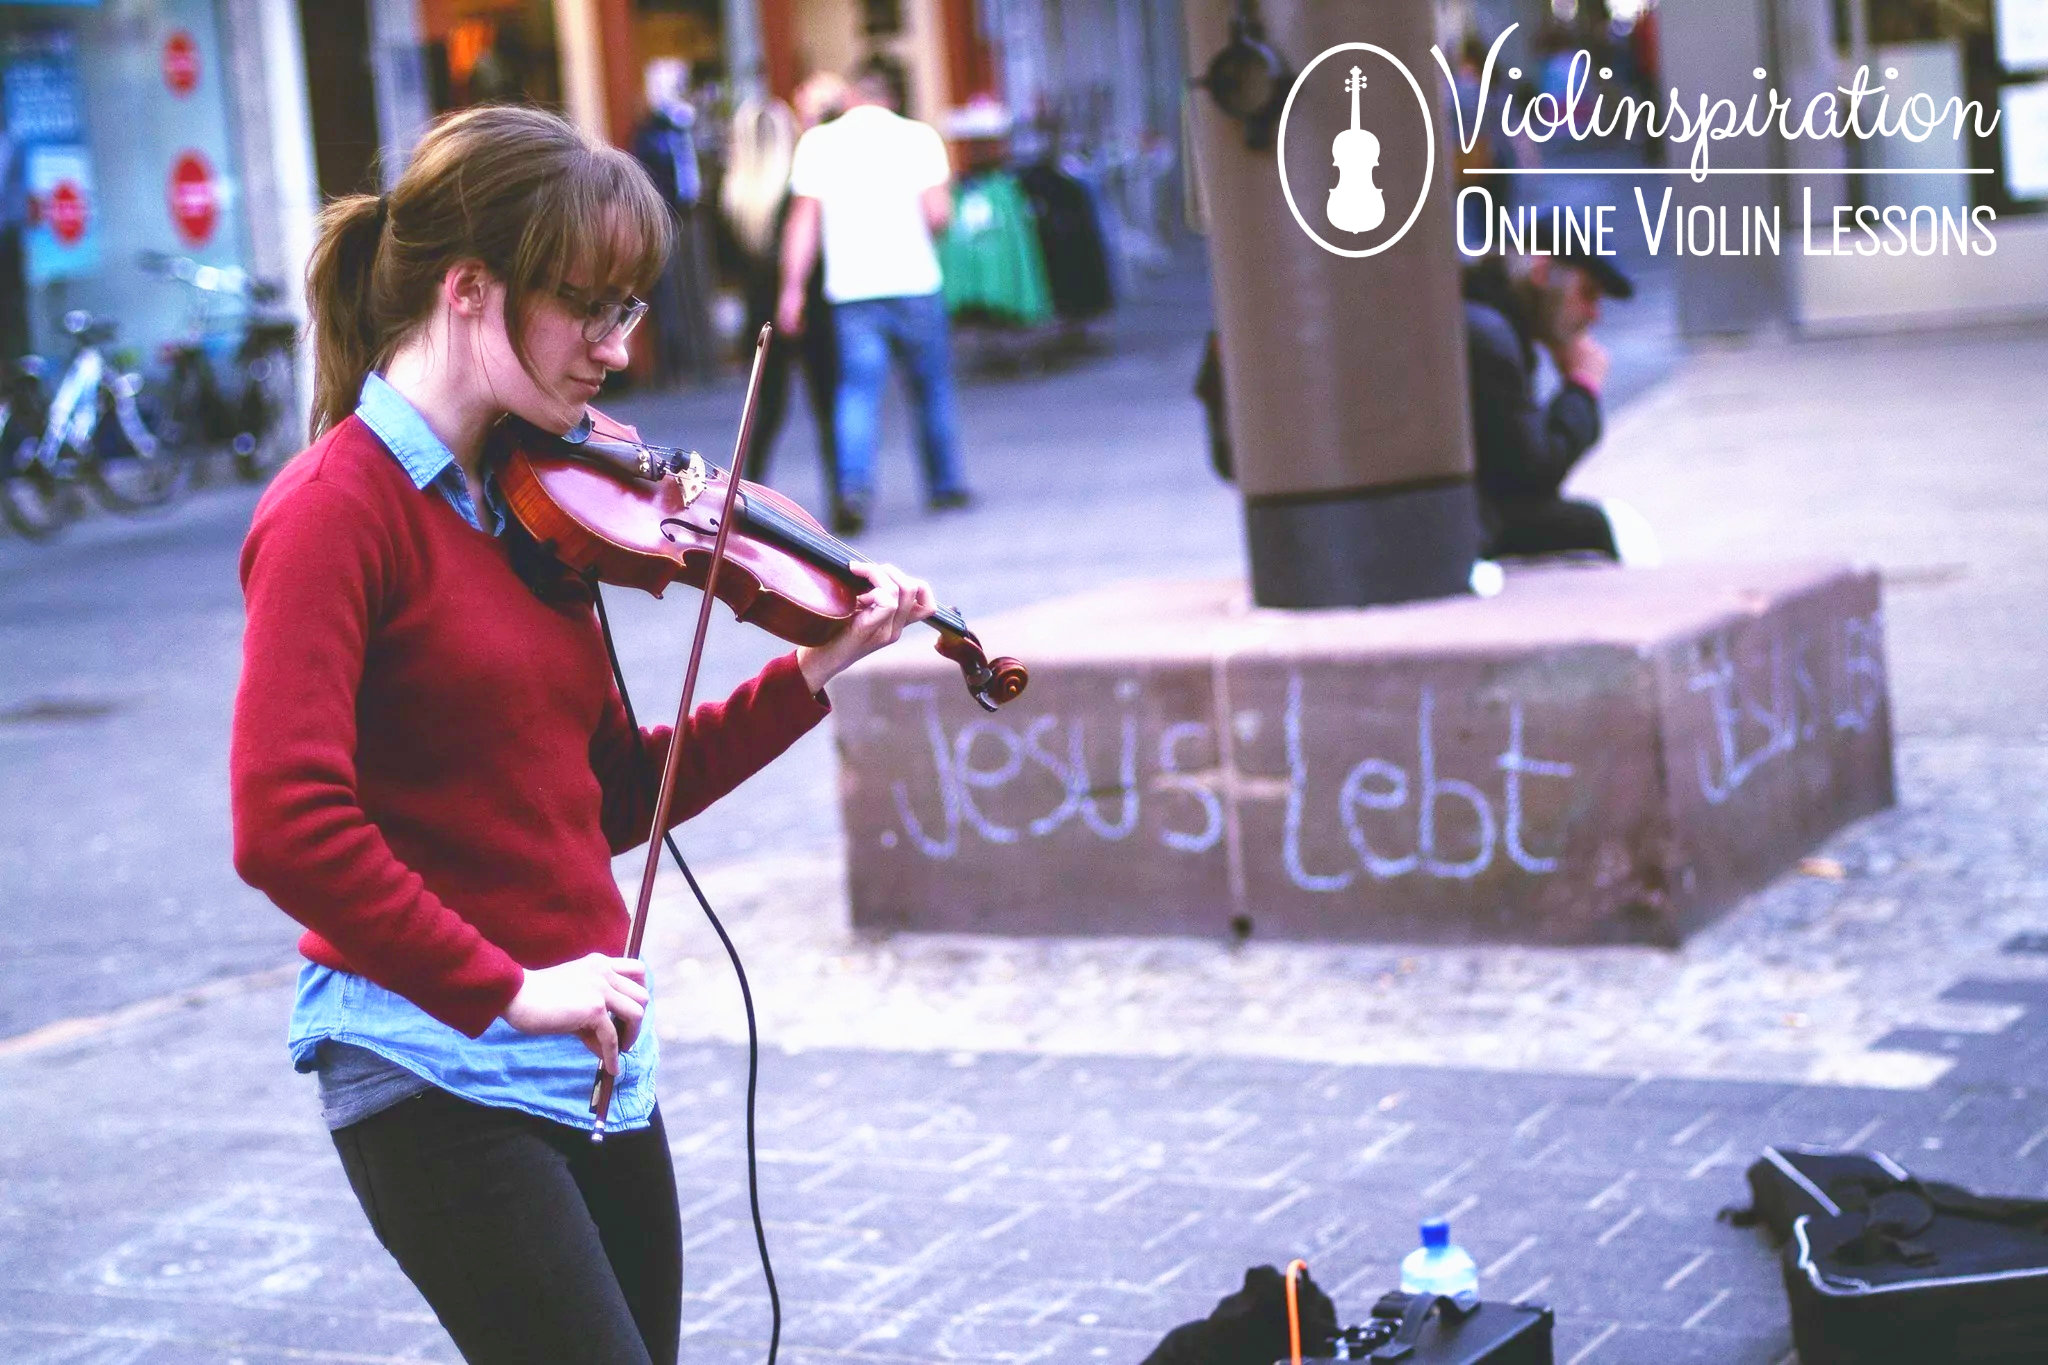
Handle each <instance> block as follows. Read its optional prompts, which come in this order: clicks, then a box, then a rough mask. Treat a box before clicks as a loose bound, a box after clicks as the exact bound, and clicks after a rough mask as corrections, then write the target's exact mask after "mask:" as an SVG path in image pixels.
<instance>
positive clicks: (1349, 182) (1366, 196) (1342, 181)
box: [1323, 66, 1387, 233]
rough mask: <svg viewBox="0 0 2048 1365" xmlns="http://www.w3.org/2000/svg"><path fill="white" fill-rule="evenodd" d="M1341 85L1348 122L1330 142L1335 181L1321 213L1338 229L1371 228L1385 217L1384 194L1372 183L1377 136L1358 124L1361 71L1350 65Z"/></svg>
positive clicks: (1376, 161) (1362, 86)
mask: <svg viewBox="0 0 2048 1365" xmlns="http://www.w3.org/2000/svg"><path fill="white" fill-rule="evenodd" d="M1344 89H1345V90H1346V91H1348V92H1349V93H1350V95H1351V126H1350V127H1349V128H1346V129H1345V130H1344V131H1343V132H1341V133H1339V134H1337V138H1336V140H1335V141H1334V142H1332V143H1331V144H1330V163H1331V164H1332V165H1334V166H1335V167H1336V168H1337V184H1336V185H1335V187H1334V188H1332V189H1331V191H1330V198H1329V202H1328V203H1326V204H1324V205H1323V216H1324V217H1325V218H1328V219H1329V220H1330V226H1331V227H1333V228H1335V229H1337V230H1338V231H1339V232H1353V233H1357V232H1371V231H1372V230H1373V229H1374V228H1376V227H1378V226H1379V225H1380V224H1381V223H1383V222H1385V221H1386V219H1387V197H1386V196H1385V195H1383V194H1381V193H1380V187H1379V186H1378V185H1375V184H1373V183H1372V173H1373V172H1374V171H1375V170H1377V169H1378V168H1379V164H1380V140H1379V139H1378V138H1376V137H1374V136H1373V135H1372V134H1371V133H1370V132H1369V131H1367V130H1366V129H1364V128H1361V127H1359V126H1358V92H1359V91H1361V90H1363V89H1365V73H1364V72H1363V71H1360V70H1359V69H1358V68H1357V67H1355V66H1354V67H1352V68H1351V74H1350V75H1349V76H1346V77H1345V78H1344Z"/></svg>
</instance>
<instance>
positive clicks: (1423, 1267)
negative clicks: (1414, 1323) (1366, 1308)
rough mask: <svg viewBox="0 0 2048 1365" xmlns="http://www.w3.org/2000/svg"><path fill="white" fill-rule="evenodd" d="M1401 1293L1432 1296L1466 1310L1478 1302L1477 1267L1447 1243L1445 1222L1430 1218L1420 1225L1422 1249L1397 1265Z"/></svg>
mask: <svg viewBox="0 0 2048 1365" xmlns="http://www.w3.org/2000/svg"><path fill="white" fill-rule="evenodd" d="M1401 1292H1402V1293H1404V1294H1435V1295H1438V1296H1439V1297H1442V1298H1446V1299H1455V1300H1457V1301H1458V1303H1459V1304H1460V1305H1461V1306H1463V1307H1466V1308H1470V1307H1471V1306H1472V1305H1473V1304H1475V1303H1477V1302H1479V1267H1478V1266H1477V1265H1476V1264H1474V1263H1473V1260H1472V1257H1471V1256H1470V1255H1468V1254H1467V1253H1466V1251H1465V1248H1463V1247H1461V1246H1458V1245H1457V1244H1456V1243H1454V1242H1452V1241H1451V1225H1450V1223H1449V1222H1447V1221H1446V1220H1444V1219H1442V1218H1432V1219H1430V1220H1429V1221H1428V1222H1426V1223H1424V1224H1423V1225H1422V1245H1421V1246H1419V1247H1417V1248H1415V1250H1413V1251H1411V1252H1409V1253H1408V1255H1407V1257H1406V1258H1405V1259H1403V1260H1402V1262H1401Z"/></svg>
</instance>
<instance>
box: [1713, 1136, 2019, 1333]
mask: <svg viewBox="0 0 2048 1365" xmlns="http://www.w3.org/2000/svg"><path fill="white" fill-rule="evenodd" d="M1749 1187H1750V1191H1751V1194H1752V1196H1753V1201H1754V1202H1753V1203H1752V1204H1751V1206H1750V1207H1749V1208H1748V1209H1745V1210H1741V1211H1730V1221H1732V1222H1735V1223H1736V1224H1738V1225H1748V1224H1751V1223H1763V1224H1765V1225H1766V1226H1768V1227H1769V1228H1770V1229H1771V1231H1772V1232H1773V1233H1774V1234H1776V1235H1777V1237H1778V1238H1779V1239H1780V1240H1782V1241H1784V1242H1785V1249H1784V1262H1783V1270H1784V1275H1785V1294H1786V1297H1787V1298H1788V1299H1789V1300H1790V1301H1791V1305H1792V1339H1793V1342H1794V1344H1795V1345H1797V1346H1798V1348H1799V1359H1800V1361H1801V1362H1802V1365H1893V1363H1894V1362H1899V1363H1908V1362H1909V1363H1910V1365H1919V1362H1923V1361H1926V1362H1935V1361H1939V1362H1941V1365H1988V1363H1989V1362H1999V1361H2014V1362H2018V1361H2038V1360H2041V1359H2043V1357H2044V1355H2048V1200H2039V1199H2004V1198H1992V1197H1987V1196H1984V1195H1979V1194H1973V1193H1972V1192H1970V1191H1969V1190H1966V1189H1964V1188H1962V1187H1961V1186H1959V1185H1946V1184H1942V1183H1941V1182H1939V1181H1932V1180H1928V1181H1922V1180H1918V1179H1915V1178H1914V1177H1913V1176H1912V1175H1910V1174H1908V1173H1907V1172H1906V1171H1904V1170H1902V1169H1901V1168H1900V1167H1899V1166H1898V1165H1897V1164H1896V1163H1894V1162H1893V1161H1891V1160H1890V1159H1889V1158H1888V1157H1885V1156H1883V1155H1881V1154H1879V1153H1875V1152H1839V1151H1829V1150H1826V1149H1824V1148H1817V1147H1767V1148H1765V1149H1764V1154H1763V1158H1762V1160H1760V1161H1758V1162H1757V1163H1756V1164H1755V1165H1753V1166H1751V1167H1750V1168H1749Z"/></svg>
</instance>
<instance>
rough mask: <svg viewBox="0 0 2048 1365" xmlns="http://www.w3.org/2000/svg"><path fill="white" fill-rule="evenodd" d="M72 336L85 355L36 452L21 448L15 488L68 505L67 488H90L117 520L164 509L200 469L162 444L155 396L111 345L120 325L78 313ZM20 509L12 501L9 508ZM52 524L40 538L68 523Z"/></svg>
mask: <svg viewBox="0 0 2048 1365" xmlns="http://www.w3.org/2000/svg"><path fill="white" fill-rule="evenodd" d="M64 330H65V331H66V332H68V333H70V335H71V336H72V337H73V338H74V339H75V340H76V342H77V344H78V349H77V350H76V351H75V352H74V353H73V354H72V357H71V361H70V363H69V364H67V365H66V366H65V367H64V373H63V374H62V375H61V376H60V377H59V378H58V380H57V386H56V390H55V392H54V393H53V394H52V395H51V397H50V400H49V405H48V407H47V409H46V417H45V420H44V423H43V432H42V436H41V438H40V439H39V440H37V441H36V443H35V446H34V448H33V450H28V449H26V448H24V447H17V448H16V452H15V458H14V460H13V466H14V470H13V472H14V474H15V478H14V479H12V480H10V483H20V482H21V481H22V480H24V479H25V480H27V481H28V484H29V485H30V486H34V487H37V488H39V489H47V490H54V491H56V492H57V493H58V496H59V497H61V496H62V493H61V490H62V486H63V485H65V484H67V483H70V484H75V483H77V482H79V481H81V480H82V481H83V482H84V484H85V486H86V487H88V488H90V489H91V490H92V493H93V496H94V498H96V499H97V500H98V501H99V503H100V505H101V506H103V507H105V508H106V509H107V510H108V511H110V512H146V511H152V510H154V509H156V508H159V507H163V506H164V505H166V504H167V503H169V502H171V501H172V500H173V499H174V498H176V497H177V496H178V495H179V494H181V493H183V492H184V491H185V489H186V487H187V485H189V484H190V483H191V480H192V465H191V462H190V461H188V460H186V459H185V458H184V456H183V455H182V454H181V453H180V452H179V451H177V450H175V449H173V448H172V447H170V446H168V445H166V444H165V443H163V442H161V441H159V440H158V439H157V438H156V434H155V432H154V431H153V430H152V429H151V426H152V420H153V419H154V418H155V417H156V415H157V414H156V411H155V410H156V408H157V406H158V405H157V404H156V402H155V399H154V396H153V395H147V394H145V391H144V389H143V384H142V377H141V376H140V375H138V374H136V373H134V372H133V371H130V370H126V369H122V368H120V367H118V366H116V365H115V364H114V363H113V361H112V359H111V358H110V357H109V355H108V353H107V351H106V349H105V347H106V343H108V342H110V341H112V340H113V339H114V336H115V334H116V332H117V331H118V330H119V329H118V325H117V324H116V323H115V322H114V321H113V319H111V318H101V317H94V316H93V315H92V314H90V313H87V312H84V311H83V310H73V311H72V312H69V313H66V314H65V315H64ZM145 406H147V407H148V408H149V409H150V411H149V413H148V415H145V412H144V408H145ZM16 501H17V500H16V499H13V498H9V499H7V500H6V502H7V504H8V506H9V507H12V506H13V504H14V503H15V502H16ZM16 510H19V509H16ZM58 510H64V509H58ZM74 514H75V513H74ZM11 519H12V516H11V514H10V520H11ZM66 519H68V518H66ZM52 523H53V524H46V527H45V528H44V529H41V531H40V533H41V534H50V533H53V532H54V531H56V530H57V529H59V528H60V527H61V525H62V521H61V520H54V519H52ZM37 533H38V532H35V531H31V532H28V534H31V535H34V534H37Z"/></svg>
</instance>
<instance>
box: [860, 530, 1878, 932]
mask: <svg viewBox="0 0 2048 1365" xmlns="http://www.w3.org/2000/svg"><path fill="white" fill-rule="evenodd" d="M977 625H978V627H979V629H980V630H981V633H982V637H983V639H984V640H985V641H986V642H987V644H988V645H989V646H990V648H991V650H992V651H994V652H1000V653H1004V654H1014V655H1016V656H1017V657H1018V658H1021V659H1023V660H1024V661H1025V663H1026V664H1027V665H1028V666H1029V667H1030V669H1031V686H1030V690H1029V691H1028V692H1027V693H1026V694H1025V695H1024V696H1023V697H1022V698H1020V699H1019V700H1018V701H1017V702H1015V703H1013V704H1012V705H1010V706H1008V707H1005V708H1004V709H1003V710H1002V711H1001V712H1000V713H998V714H995V715H987V714H984V713H983V712H981V711H980V710H979V709H977V708H976V707H975V706H974V705H973V703H972V702H971V701H970V699H969V698H968V697H967V695H966V693H965V691H964V689H963V688H962V687H961V685H960V682H959V678H958V675H957V673H956V672H955V671H954V670H953V668H952V666H951V665H949V664H947V663H946V662H945V661H944V660H942V659H940V658H938V657H937V656H936V655H933V654H929V653H927V652H925V651H923V650H916V649H897V650H890V651H887V652H885V653H884V654H881V655H878V656H875V657H873V658H871V659H869V660H867V661H865V662H864V663H862V664H861V665H860V666H858V667H857V668H855V669H854V670H852V671H851V672H849V673H848V674H847V675H845V677H844V678H843V679H842V681H840V682H839V683H836V684H835V685H834V689H833V691H834V698H835V711H836V714H835V724H836V727H837V737H838V744H839V752H840V759H841V797H842V803H843V809H844V814H845V822H846V830H847V837H848V843H849V875H850V878H851V882H852V905H853V915H854V921H855V923H856V924H857V925H860V926H863V927H869V928H882V929H920V930H938V931H970V932H990V933H1013V934H1039V933H1061V934H1190V933H1191V934H1218V935H1220V934H1228V933H1232V932H1237V933H1244V932H1252V933H1257V934H1261V935H1272V936H1277V937H1284V938H1301V939H1349V940H1386V941H1410V942H1473V941H1514V942H1527V943H1611V942H1648V943H1664V944H1669V943H1675V942H1677V941H1679V940H1680V939H1681V938H1682V937H1683V936H1684V935H1685V934H1686V933H1688V932H1690V931H1691V930H1692V929H1693V928H1695V927H1697V926H1698V925H1699V924H1701V923H1703V922H1705V921H1706V920H1707V919H1709V918H1711V917H1712V916H1713V915H1714V914H1715V913H1717V912H1718V911H1720V910H1721V909H1723V908H1725V907H1726V906H1727V905H1728V904H1730V903H1731V902H1732V901H1733V900H1734V899H1735V898H1736V897H1738V896H1739V895H1741V894H1742V893H1744V892H1746V891H1748V890H1751V889H1753V888H1755V887H1756V886H1758V885H1760V884H1762V883H1763V882H1765V881H1767V880H1768V879H1769V878H1771V877H1772V876H1774V875H1775V874H1776V873H1778V872H1779V871H1781V870H1782V869H1783V868H1784V867H1785V866H1786V865H1787V864H1788V863H1789V862H1790V861H1791V860H1792V859H1793V858H1795V857H1797V856H1798V855H1799V854H1800V853H1801V852H1803V851H1805V850H1806V849H1808V848H1810V847H1811V846H1812V845H1813V844H1814V843H1815V842H1817V841H1818V840H1819V839H1821V838H1822V837H1824V836H1825V835H1827V834H1828V833H1830V832H1831V831H1833V830H1835V829H1837V828H1839V827H1840V826H1842V825H1843V824H1845V823H1846V822H1848V821H1850V820H1852V819H1855V818H1856V817H1858V816H1861V815H1864V814H1867V813H1869V812H1871V811H1875V810H1878V809H1880V808H1882V807H1884V806H1886V805H1888V804H1890V802H1891V800H1892V752H1891V723H1890V712H1889V705H1888V698H1887V691H1886V678H1885V667H1884V654H1883V628H1882V615H1881V611H1880V605H1879V599H1878V584H1877V578H1876V576H1875V575H1874V574H1872V573H1868V572H1860V571H1856V570H1852V569H1849V568H1847V567H1844V566H1840V565H1834V564H1786V565H1770V564H1766V565H1715V566H1687V567H1671V568H1664V569H1658V570H1640V569H1636V570H1621V569H1615V568H1608V567H1585V566H1556V567H1544V568H1531V569H1524V570H1520V571H1517V572H1515V573H1513V574H1511V575H1510V577H1509V579H1508V585H1507V588H1506V590H1505V591H1504V592H1503V593H1502V594H1501V595H1499V596H1497V597H1494V598H1490V599H1485V600H1480V599H1471V598H1460V599H1454V600H1448V601H1438V602H1428V603H1416V604H1408V605H1404V606H1396V607H1378V608H1369V609H1363V610H1338V611H1290V612H1280V611H1265V610H1259V609H1256V608H1253V607H1251V606H1249V605H1248V603H1247V594H1246V592H1245V589H1244V586H1243V585H1242V584H1241V583H1236V582H1228V581H1209V582H1147V583H1136V584H1118V585H1115V586H1112V587H1108V588H1104V589H1101V590H1098V591H1095V592H1091V593H1087V594H1083V595H1079V596H1074V597H1069V598H1063V599H1059V600H1056V601H1050V602H1045V603H1041V604H1038V605H1036V606H1033V607H1030V608H1026V609H1024V610H1020V611H1017V612H1013V613H1010V614H1008V615H1006V616H1001V617H996V618H991V619H989V620H986V621H982V622H978V623H977Z"/></svg>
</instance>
